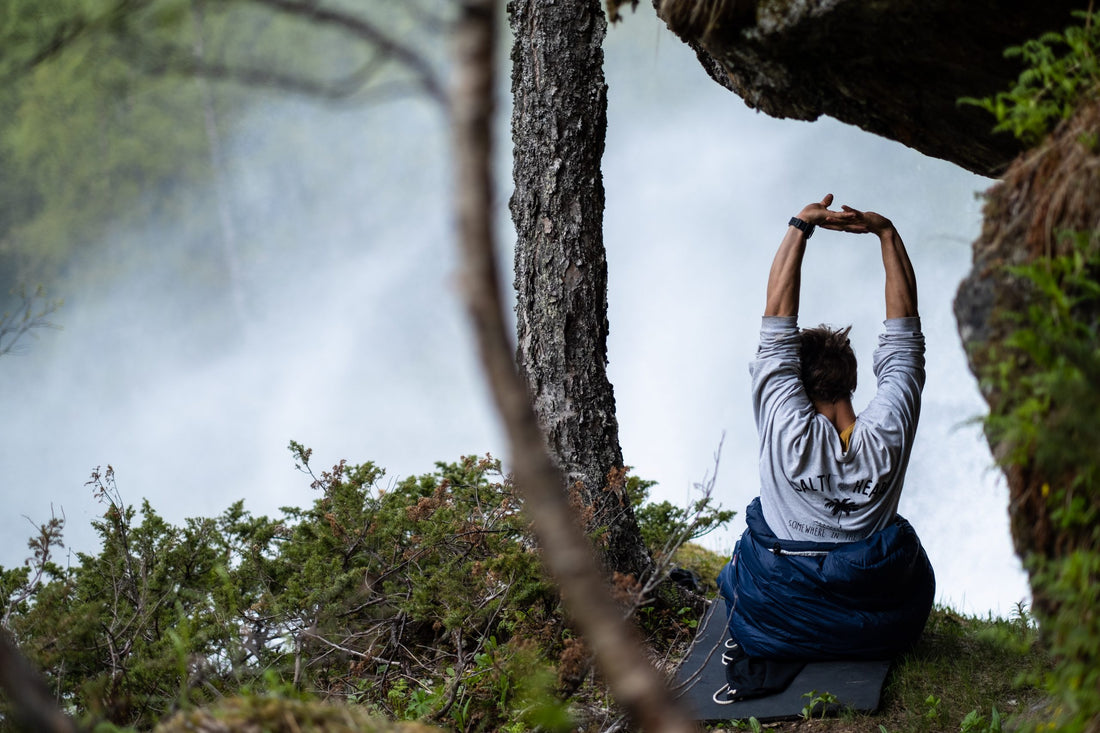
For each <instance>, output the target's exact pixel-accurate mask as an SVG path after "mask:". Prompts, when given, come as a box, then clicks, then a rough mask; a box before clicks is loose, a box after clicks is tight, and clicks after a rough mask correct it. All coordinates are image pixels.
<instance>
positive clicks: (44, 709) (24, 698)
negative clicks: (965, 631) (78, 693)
mask: <svg viewBox="0 0 1100 733" xmlns="http://www.w3.org/2000/svg"><path fill="white" fill-rule="evenodd" d="M0 690H3V692H4V695H5V697H7V698H8V702H9V703H11V706H12V717H13V718H14V719H15V721H16V723H17V724H19V726H20V727H21V728H22V729H23V730H34V731H43V733H75V731H76V725H74V723H73V721H72V720H71V719H70V718H69V717H68V716H67V715H65V714H64V713H63V712H61V710H59V709H58V707H57V704H56V703H55V702H54V700H53V697H52V696H51V695H50V691H49V688H47V687H46V683H45V682H44V681H43V680H42V677H41V675H39V674H38V670H36V669H35V668H34V667H33V666H32V665H31V663H30V662H29V661H27V658H26V657H24V656H23V654H22V652H20V651H19V648H18V647H17V646H16V644H15V640H14V639H12V637H11V634H9V633H8V631H7V630H6V629H0Z"/></svg>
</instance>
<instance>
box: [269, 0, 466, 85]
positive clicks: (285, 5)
mask: <svg viewBox="0 0 1100 733" xmlns="http://www.w3.org/2000/svg"><path fill="white" fill-rule="evenodd" d="M252 2H254V3H256V4H257V5H262V6H265V7H268V8H273V9H275V10H279V11H281V12H284V13H286V14H288V15H296V16H299V17H302V18H306V19H308V20H310V21H312V22H314V23H317V24H318V25H331V26H334V27H336V28H340V29H342V30H344V31H347V32H348V33H351V34H352V35H354V36H356V37H358V38H360V39H362V40H364V41H366V42H367V43H369V44H370V45H371V46H373V47H374V48H376V49H378V50H379V51H380V52H382V53H383V54H384V55H386V56H388V57H389V58H391V59H393V60H394V61H395V62H397V63H398V64H400V65H402V66H404V67H405V68H407V69H408V70H409V71H411V72H412V73H413V75H414V76H415V77H416V79H417V82H418V85H419V86H420V87H421V88H422V89H423V90H424V92H425V93H427V95H428V96H429V97H430V98H432V99H434V100H436V101H437V102H444V101H445V100H446V98H447V93H446V90H445V89H444V87H443V84H442V83H441V82H440V80H439V77H438V75H437V74H436V72H435V70H434V69H432V67H431V65H430V64H429V63H428V61H427V59H426V58H425V57H424V55H423V54H422V53H420V52H419V51H417V50H416V49H414V48H412V47H411V46H407V45H405V44H403V43H401V42H400V41H399V40H397V39H396V38H394V37H392V36H390V35H389V34H387V33H386V32H384V31H383V30H381V29H380V28H379V27H378V26H376V25H375V24H373V23H371V22H370V21H369V20H367V19H366V18H363V17H360V16H357V15H351V14H349V13H346V12H344V11H342V10H337V9H335V8H330V7H325V8H323V7H321V6H320V5H319V4H318V3H316V2H310V1H309V0H252Z"/></svg>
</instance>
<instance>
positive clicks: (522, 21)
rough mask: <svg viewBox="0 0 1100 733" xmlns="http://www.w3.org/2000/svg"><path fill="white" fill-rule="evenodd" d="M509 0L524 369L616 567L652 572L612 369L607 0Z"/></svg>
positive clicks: (610, 565) (610, 566) (606, 557)
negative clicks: (633, 501)
mask: <svg viewBox="0 0 1100 733" xmlns="http://www.w3.org/2000/svg"><path fill="white" fill-rule="evenodd" d="M508 7H509V17H510V20H511V27H512V31H513V33H514V36H515V42H514V45H513V48H512V97H513V100H514V109H513V113H512V140H513V143H514V146H515V147H514V150H515V152H514V165H513V176H514V180H515V192H514V194H513V196H512V200H511V210H512V219H513V221H514V223H515V226H516V234H517V240H516V255H515V257H516V260H515V278H516V280H515V287H516V294H517V304H516V314H517V336H518V360H519V364H520V369H521V371H522V373H523V376H524V378H525V380H526V382H527V385H528V389H529V390H530V392H531V397H532V399H533V401H534V405H535V412H536V414H537V415H538V418H539V422H540V424H541V425H542V427H543V430H544V431H545V433H546V436H547V440H548V443H549V448H550V451H551V453H552V454H553V456H554V457H555V459H556V460H557V462H558V464H559V467H560V468H561V470H562V472H563V473H564V474H565V476H566V482H567V483H568V484H569V490H570V491H571V492H573V491H576V498H577V500H578V502H577V503H579V505H580V507H581V511H582V514H583V516H584V522H585V525H586V528H587V529H588V530H589V532H590V533H593V534H594V535H595V537H596V540H597V547H598V548H599V551H600V554H601V557H602V559H603V562H604V565H605V568H606V569H607V570H608V571H618V572H622V573H626V574H633V575H634V576H635V577H641V575H642V574H643V573H644V572H645V571H647V570H648V569H649V568H651V566H652V560H651V559H650V557H649V553H648V552H647V550H646V548H645V545H644V544H643V542H642V540H641V535H640V534H639V532H638V527H637V522H636V520H635V518H634V511H633V509H632V507H631V505H630V501H629V498H628V497H627V496H626V495H625V492H624V487H623V480H624V475H623V474H624V471H623V457H622V449H621V448H620V446H619V427H618V422H617V420H616V418H615V396H614V392H613V390H612V387H611V383H610V382H609V381H608V378H607V331H608V323H607V261H606V256H605V252H604V245H603V208H604V190H603V177H602V174H601V171H600V159H601V158H602V156H603V149H604V135H605V133H606V130H607V84H606V83H605V81H604V75H603V48H602V46H601V44H602V43H603V39H604V36H605V34H606V31H607V22H606V20H605V18H604V14H603V8H602V7H601V4H600V2H599V0H559V1H558V2H546V1H545V0H513V1H512V2H511V3H509V6H508Z"/></svg>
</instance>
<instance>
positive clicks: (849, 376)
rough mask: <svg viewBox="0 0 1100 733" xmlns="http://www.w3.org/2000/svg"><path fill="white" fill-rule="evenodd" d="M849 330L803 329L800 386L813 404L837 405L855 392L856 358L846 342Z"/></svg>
mask: <svg viewBox="0 0 1100 733" xmlns="http://www.w3.org/2000/svg"><path fill="white" fill-rule="evenodd" d="M851 330H852V327H851V326H848V327H847V328H841V329H837V330H834V329H832V328H829V327H828V326H825V325H821V326H818V327H817V328H804V329H802V333H801V334H800V337H801V339H802V386H803V387H805V389H806V395H807V396H808V397H809V398H810V399H811V400H812V401H814V402H836V401H837V400H842V399H844V398H845V397H851V396H852V393H853V392H855V391H856V355H855V352H854V351H852V343H851V341H849V340H848V332H849V331H851Z"/></svg>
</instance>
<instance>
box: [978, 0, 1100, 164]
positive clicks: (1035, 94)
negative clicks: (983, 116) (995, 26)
mask: <svg viewBox="0 0 1100 733" xmlns="http://www.w3.org/2000/svg"><path fill="white" fill-rule="evenodd" d="M1073 16H1074V17H1075V18H1078V19H1079V20H1080V21H1081V24H1080V25H1074V26H1070V27H1068V28H1066V29H1065V31H1064V32H1063V33H1057V32H1049V33H1044V34H1043V35H1042V36H1040V37H1039V38H1035V39H1031V40H1029V41H1026V42H1025V43H1023V44H1022V45H1020V46H1012V47H1011V48H1009V49H1007V50H1006V51H1005V56H1008V57H1010V58H1019V59H1020V60H1021V61H1022V62H1023V63H1024V65H1025V68H1024V70H1023V71H1022V72H1021V73H1020V76H1019V78H1018V79H1017V80H1016V83H1015V85H1014V86H1013V87H1012V88H1011V89H1009V90H1008V91H1003V92H998V93H997V94H995V95H994V96H992V97H985V98H981V99H978V98H974V97H964V98H963V99H960V100H959V103H960V104H972V105H976V106H978V107H981V108H982V109H984V110H986V111H988V112H989V113H991V114H992V115H993V116H994V117H995V118H996V120H997V124H996V126H995V127H994V128H993V129H994V130H996V131H1007V132H1011V133H1012V134H1013V135H1015V136H1016V137H1017V138H1019V139H1020V140H1022V141H1024V142H1025V143H1027V144H1028V145H1035V144H1036V143H1038V142H1039V140H1041V139H1042V138H1043V137H1044V136H1046V134H1047V133H1048V132H1049V131H1050V130H1051V128H1052V127H1053V126H1054V125H1055V124H1057V123H1058V122H1059V121H1061V120H1063V119H1066V118H1067V117H1069V116H1070V114H1071V113H1072V112H1073V110H1074V109H1076V107H1077V105H1078V103H1079V102H1080V100H1081V99H1082V98H1084V97H1087V96H1094V95H1095V94H1096V92H1097V88H1098V85H1100V64H1098V63H1097V55H1098V53H1100V29H1098V27H1097V23H1096V20H1097V16H1096V14H1095V13H1092V12H1086V11H1075V12H1074V13H1073Z"/></svg>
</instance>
